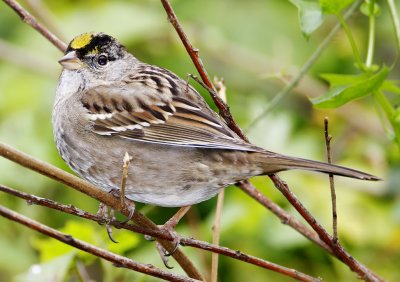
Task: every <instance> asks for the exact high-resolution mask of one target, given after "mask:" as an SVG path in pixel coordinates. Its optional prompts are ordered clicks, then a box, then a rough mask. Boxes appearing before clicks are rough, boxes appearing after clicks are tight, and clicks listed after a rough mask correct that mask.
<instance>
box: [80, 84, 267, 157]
mask: <svg viewBox="0 0 400 282" xmlns="http://www.w3.org/2000/svg"><path fill="white" fill-rule="evenodd" d="M141 88H142V89H141V91H139V94H138V93H136V92H135V89H134V87H132V88H131V89H130V90H131V94H130V95H129V91H127V89H126V88H125V89H123V90H122V91H121V92H118V91H116V88H114V89H113V90H112V91H107V89H106V87H104V86H102V87H101V88H97V89H94V90H89V91H87V92H86V93H85V94H84V96H83V98H82V104H83V106H84V107H85V108H86V109H87V110H88V115H89V118H90V120H91V121H92V122H93V128H92V130H93V132H95V133H97V134H99V135H110V136H119V137H121V138H126V139H132V140H137V141H143V142H150V143H157V144H165V145H173V146H187V147H199V148H218V149H228V150H242V151H260V150H261V149H259V148H257V147H255V146H253V145H251V144H248V143H245V142H244V141H242V140H240V139H239V138H237V137H236V138H235V136H234V134H233V133H232V132H231V131H230V130H229V129H228V128H227V127H226V126H225V125H224V124H223V122H222V120H221V119H220V118H219V117H218V116H217V115H216V114H213V113H212V112H211V110H209V109H202V108H201V107H199V106H197V105H196V104H195V103H194V102H192V101H189V100H187V99H185V98H183V97H179V96H172V95H168V93H167V97H170V98H171V99H170V100H169V101H166V99H165V97H164V100H161V99H158V100H157V99H156V98H157V97H160V94H158V95H153V94H154V93H151V92H153V91H155V90H154V89H152V88H150V87H149V88H147V87H146V90H149V92H150V93H149V95H150V96H151V99H146V96H145V95H143V93H144V91H143V90H144V89H143V86H141ZM198 95H199V94H198Z"/></svg>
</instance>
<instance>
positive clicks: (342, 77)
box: [320, 73, 368, 87]
mask: <svg viewBox="0 0 400 282" xmlns="http://www.w3.org/2000/svg"><path fill="white" fill-rule="evenodd" d="M320 77H322V78H323V79H324V80H326V81H328V82H329V85H330V86H331V87H332V86H337V85H348V84H353V83H357V82H360V81H364V80H365V79H366V78H368V75H367V74H364V73H363V74H337V73H323V74H321V75H320Z"/></svg>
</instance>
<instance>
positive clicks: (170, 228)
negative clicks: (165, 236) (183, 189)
mask: <svg viewBox="0 0 400 282" xmlns="http://www.w3.org/2000/svg"><path fill="white" fill-rule="evenodd" d="M190 208H191V206H186V207H181V208H180V209H179V210H178V211H177V212H176V213H175V214H174V215H173V216H172V217H171V218H170V219H169V220H168V221H167V222H166V223H164V225H161V226H159V227H160V229H161V230H165V231H167V232H168V233H169V234H170V235H171V236H172V238H173V241H172V242H173V243H174V248H173V249H172V250H171V251H167V250H165V249H164V248H162V247H161V246H158V248H159V247H161V249H162V250H163V252H162V253H161V252H160V255H161V258H162V259H163V261H164V264H165V266H166V267H168V265H167V262H168V259H167V257H169V256H171V255H173V254H174V252H175V251H176V249H178V247H179V244H180V241H181V237H180V236H179V235H178V233H176V231H175V227H176V225H177V224H178V223H179V221H180V220H181V219H182V217H184V216H185V214H186V213H187V212H188V211H189V210H190ZM157 244H158V243H157ZM163 255H164V256H165V258H164V257H163Z"/></svg>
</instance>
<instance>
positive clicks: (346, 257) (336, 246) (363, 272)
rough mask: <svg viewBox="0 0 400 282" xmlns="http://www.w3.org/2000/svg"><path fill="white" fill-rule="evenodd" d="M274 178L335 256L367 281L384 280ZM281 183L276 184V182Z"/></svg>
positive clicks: (282, 191)
mask: <svg viewBox="0 0 400 282" xmlns="http://www.w3.org/2000/svg"><path fill="white" fill-rule="evenodd" d="M271 178H272V179H273V180H274V181H273V182H274V184H275V187H276V188H277V189H278V190H279V191H280V192H281V193H282V194H283V195H284V196H285V198H286V199H287V200H288V201H289V202H290V203H291V204H292V206H293V207H295V209H296V210H297V211H298V212H299V214H300V215H301V216H302V217H303V218H304V219H305V220H306V221H307V222H308V224H309V225H310V226H311V227H312V228H313V229H314V230H315V232H317V234H318V236H319V237H320V238H321V240H322V241H324V243H325V244H327V245H328V246H330V247H331V249H332V250H333V253H334V255H335V257H337V258H338V259H339V260H341V261H342V262H344V263H345V264H346V265H347V266H348V267H349V268H350V269H351V270H352V271H354V272H355V273H357V274H358V275H359V277H360V278H362V279H364V280H366V281H384V280H383V279H382V278H380V277H379V276H378V275H376V274H375V273H373V272H372V271H371V270H369V269H368V268H367V267H366V266H364V265H363V264H361V263H360V262H358V261H357V260H355V259H354V258H353V257H352V256H351V255H350V254H349V253H348V252H347V251H346V250H345V249H344V248H343V246H342V245H341V244H340V243H339V242H337V243H335V242H334V240H333V237H332V236H331V235H329V234H328V232H326V230H325V229H324V228H323V227H322V226H321V224H320V223H319V222H318V221H317V220H316V219H315V218H314V217H313V216H312V215H311V214H310V212H309V211H308V210H307V209H306V208H305V207H304V206H303V204H302V203H301V202H300V201H299V200H298V199H297V197H296V196H295V195H294V194H293V192H292V191H290V189H289V187H288V186H287V185H286V183H285V182H284V181H282V180H281V179H280V178H279V177H278V176H277V175H273V176H271ZM277 183H278V184H279V185H276V184H277Z"/></svg>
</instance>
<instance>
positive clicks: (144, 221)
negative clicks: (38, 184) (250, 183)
mask: <svg viewBox="0 0 400 282" xmlns="http://www.w3.org/2000/svg"><path fill="white" fill-rule="evenodd" d="M3 1H4V2H5V3H6V4H7V5H9V6H10V7H11V8H13V9H14V11H16V12H17V14H18V15H20V17H21V19H22V20H24V21H25V22H26V23H28V24H29V25H30V26H32V27H33V28H34V29H36V30H37V31H39V32H40V33H41V34H42V35H43V36H45V37H46V38H47V39H49V40H50V41H51V42H52V43H53V44H54V45H55V46H56V47H57V48H58V49H60V50H62V51H64V50H65V48H66V44H64V43H62V42H61V44H57V40H55V39H54V36H53V35H51V34H50V33H49V31H48V30H47V29H46V28H44V27H43V26H42V25H40V24H38V23H37V22H36V20H34V18H33V17H32V16H31V15H30V14H29V13H27V12H26V11H25V10H24V9H23V8H22V7H21V6H20V5H18V4H17V3H16V2H15V1H12V0H3ZM161 1H162V3H163V5H164V7H165V8H166V11H167V13H168V15H169V19H170V21H171V23H172V24H173V25H174V27H175V28H176V29H177V27H180V25H179V23H178V21H177V18H176V16H175V14H174V13H173V10H172V7H171V5H170V4H169V2H168V1H167V0H161ZM360 1H361V0H359V1H357V2H356V3H355V4H354V6H355V5H356V4H359V3H360ZM354 6H353V7H354ZM353 7H352V8H353ZM350 12H352V11H351V9H349V11H348V14H350ZM171 16H173V17H171ZM346 16H347V14H346ZM180 29H181V28H180ZM184 39H185V38H183V40H184ZM186 41H187V38H186ZM185 46H186V45H185ZM189 47H191V45H189ZM188 52H189V53H190V52H191V53H193V55H195V56H193V57H192V60H193V61H194V64H195V65H196V67H197V69H198V71H199V73H200V74H201V75H202V77H203V76H204V81H205V82H207V80H208V85H210V86H212V83H211V81H210V79H209V78H208V75H207V73H206V71H205V69H204V67H203V66H202V64H201V63H200V64H199V62H201V61H200V60H199V58H198V54H196V53H197V52H198V50H196V49H194V48H190V51H189V50H188ZM216 97H218V96H216ZM221 101H222V100H221V99H214V102H215V103H216V105H217V107H218V108H219V110H220V113H221V116H222V117H223V118H224V119H225V120H226V122H227V124H228V125H229V127H230V128H231V129H232V130H234V131H235V132H236V133H237V134H238V135H239V136H241V137H242V138H243V139H244V140H247V139H246V137H245V136H244V134H243V133H242V131H241V130H240V128H239V127H238V126H237V124H236V123H235V122H234V120H233V118H232V115H231V113H230V111H229V108H228V107H227V106H226V105H224V104H223V103H221ZM0 145H1V146H0V155H1V154H5V155H7V156H8V157H9V158H10V159H13V160H14V161H16V160H17V159H18V158H19V157H21V155H15V154H14V153H15V152H14V153H13V152H8V151H7V147H6V151H4V149H5V147H4V145H2V144H0ZM8 149H10V147H8ZM11 149H12V148H11ZM16 162H17V161H16ZM23 165H24V166H26V167H28V168H31V169H33V170H35V168H36V170H37V171H39V172H40V173H42V174H45V175H47V176H50V177H52V178H54V179H56V180H58V181H60V182H62V183H65V184H67V185H70V186H71V187H73V188H75V189H77V190H79V191H81V192H83V193H86V194H88V195H91V196H92V197H94V198H96V199H98V200H100V198H101V200H100V201H102V202H104V203H106V204H107V205H109V206H111V207H114V208H115V209H117V210H121V212H122V213H124V214H125V215H127V214H128V212H129V211H128V210H127V209H124V208H123V207H120V204H119V203H118V202H115V201H114V200H115V199H112V196H111V195H107V193H104V192H103V191H101V190H100V189H98V188H97V187H95V186H94V185H91V184H89V183H87V182H85V181H83V180H81V179H79V178H76V177H72V176H71V175H69V176H66V175H63V176H62V177H61V178H60V174H59V173H65V172H63V171H62V170H60V171H57V172H55V170H54V167H53V168H52V169H50V170H47V171H43V170H41V169H43V168H44V169H45V170H46V169H48V168H49V167H46V165H48V164H46V165H45V166H44V167H43V163H40V164H38V163H35V164H29V163H26V160H25V163H24V164H23ZM67 175H68V174H67ZM64 177H66V178H64ZM71 177H72V178H71ZM270 178H271V180H272V181H273V182H274V184H275V186H284V187H285V189H287V191H289V192H290V190H289V189H288V188H287V186H286V184H285V183H284V182H283V181H282V180H280V178H279V177H278V176H276V175H271V176H270ZM290 193H291V192H290ZM284 195H285V196H286V197H287V198H288V200H289V201H290V202H291V203H292V202H293V203H292V204H293V205H294V206H295V208H296V209H298V210H299V209H300V210H301V209H302V208H304V207H303V206H302V205H301V204H300V205H298V204H297V206H296V201H293V198H292V197H291V196H290V194H286V193H284ZM296 200H297V199H296ZM119 208H120V209H119ZM304 210H305V209H304ZM305 211H306V212H307V213H308V211H307V210H305ZM300 214H302V213H300ZM302 216H304V215H303V214H302ZM134 220H135V221H136V222H138V223H139V224H141V225H142V226H145V227H148V228H153V229H157V226H156V225H155V224H154V223H153V222H151V221H150V220H149V219H148V218H146V217H144V216H143V215H142V214H140V213H135V215H134ZM314 220H315V219H314ZM313 228H314V227H313ZM321 228H322V227H321ZM322 231H323V232H325V233H326V231H325V230H324V229H323V228H322ZM323 232H322V233H321V234H322V235H321V234H320V233H319V232H318V234H319V236H320V237H321V236H322V237H324V236H323ZM323 239H324V241H325V239H326V238H323ZM328 239H329V234H328ZM161 243H164V244H166V247H165V246H164V247H165V248H166V249H167V250H168V248H172V247H173V246H172V245H171V244H169V246H168V244H167V243H166V242H165V241H161ZM328 243H331V241H329V240H328ZM335 253H336V254H337V256H338V257H339V258H340V259H341V260H342V261H344V262H345V263H346V264H347V265H349V267H350V268H351V269H352V270H353V269H354V266H353V264H356V266H357V267H355V268H356V270H353V271H355V272H357V273H358V274H359V275H360V277H362V278H364V279H366V280H370V281H381V279H380V278H379V277H377V276H375V275H374V274H373V273H372V272H371V271H370V270H369V269H367V268H365V267H364V266H362V265H360V264H359V263H358V262H356V261H355V262H352V260H353V261H354V259H353V258H351V256H349V255H348V254H347V253H346V252H345V251H344V250H343V249H342V247H341V246H340V245H338V246H336V248H335ZM343 253H344V256H345V257H346V256H348V259H342V258H341V256H343ZM178 254H181V255H183V254H182V253H181V252H179V250H178V251H177V252H175V253H174V257H175V258H176V259H177V257H179V256H178ZM180 259H181V258H180ZM180 259H177V260H178V262H179V263H180V264H181V265H182V261H180ZM349 261H350V262H349ZM185 263H188V265H185ZM182 267H183V268H184V269H185V271H186V272H188V270H189V272H191V274H193V275H195V276H197V275H198V276H200V277H201V275H200V274H199V273H198V272H197V270H196V269H195V268H194V266H193V265H192V264H191V262H190V261H189V260H188V259H187V258H186V260H185V259H183V265H182ZM193 268H194V269H193ZM189 275H190V274H189ZM371 277H372V278H371Z"/></svg>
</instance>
